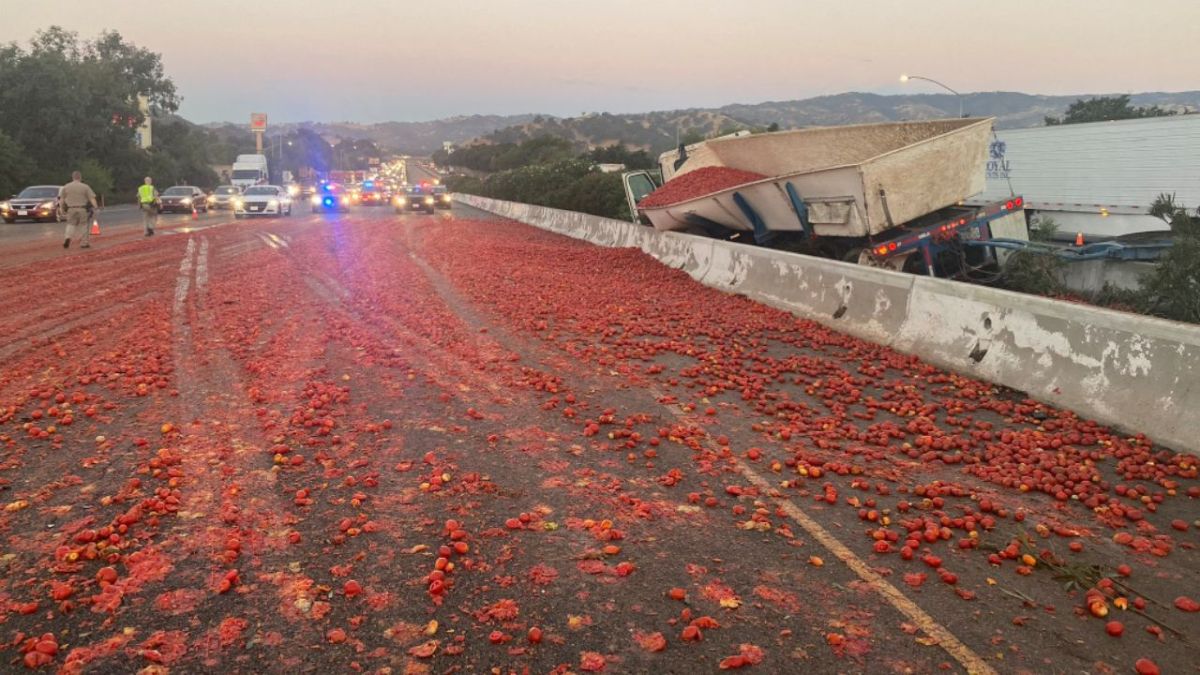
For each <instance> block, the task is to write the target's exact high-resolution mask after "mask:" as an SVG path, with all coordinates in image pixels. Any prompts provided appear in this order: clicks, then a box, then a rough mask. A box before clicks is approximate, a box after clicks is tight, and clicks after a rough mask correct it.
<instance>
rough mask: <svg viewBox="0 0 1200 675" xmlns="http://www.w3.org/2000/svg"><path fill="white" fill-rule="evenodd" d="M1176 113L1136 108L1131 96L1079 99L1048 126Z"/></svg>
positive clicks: (1047, 119) (1049, 122)
mask: <svg viewBox="0 0 1200 675" xmlns="http://www.w3.org/2000/svg"><path fill="white" fill-rule="evenodd" d="M1174 114H1175V113H1174V112H1172V111H1170V110H1163V109H1162V108H1159V107H1158V106H1150V107H1148V108H1135V107H1134V106H1132V105H1130V103H1129V95H1128V94H1125V95H1121V96H1111V97H1103V96H1102V97H1097V98H1093V99H1089V100H1086V101H1085V100H1084V99H1078V100H1077V101H1075V102H1074V103H1072V104H1071V105H1070V107H1068V108H1067V114H1066V115H1064V116H1063V117H1047V118H1046V126H1057V125H1060V124H1083V123H1084V122H1107V121H1111V120H1128V119H1139V118H1142V117H1167V116H1169V115H1174Z"/></svg>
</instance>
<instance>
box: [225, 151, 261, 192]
mask: <svg viewBox="0 0 1200 675" xmlns="http://www.w3.org/2000/svg"><path fill="white" fill-rule="evenodd" d="M229 176H230V180H229V182H230V183H232V184H233V185H236V186H238V187H240V188H242V189H243V190H245V189H246V188H248V187H251V186H254V185H262V184H265V183H266V182H268V181H269V180H270V174H269V173H268V172H267V157H266V155H238V157H237V160H236V161H235V162H234V163H233V170H232V171H231V172H230V174H229Z"/></svg>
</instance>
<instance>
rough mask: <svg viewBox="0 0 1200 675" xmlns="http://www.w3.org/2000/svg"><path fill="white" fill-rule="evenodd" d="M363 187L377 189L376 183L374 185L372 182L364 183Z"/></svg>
mask: <svg viewBox="0 0 1200 675" xmlns="http://www.w3.org/2000/svg"><path fill="white" fill-rule="evenodd" d="M363 187H365V188H373V187H375V183H373V182H371V181H367V182H365V183H363Z"/></svg>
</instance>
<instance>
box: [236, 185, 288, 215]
mask: <svg viewBox="0 0 1200 675" xmlns="http://www.w3.org/2000/svg"><path fill="white" fill-rule="evenodd" d="M290 215H292V197H291V195H289V194H288V193H287V190H285V189H283V188H282V187H280V186H278V185H253V186H251V187H248V188H246V191H245V192H243V193H242V196H241V197H238V198H236V199H234V201H233V217H234V218H243V217H245V216H290Z"/></svg>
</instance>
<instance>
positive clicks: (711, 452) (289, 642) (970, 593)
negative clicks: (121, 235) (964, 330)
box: [0, 172, 1200, 673]
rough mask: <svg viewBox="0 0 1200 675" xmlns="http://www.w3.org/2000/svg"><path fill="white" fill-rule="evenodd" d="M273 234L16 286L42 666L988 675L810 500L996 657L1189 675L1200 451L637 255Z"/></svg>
mask: <svg viewBox="0 0 1200 675" xmlns="http://www.w3.org/2000/svg"><path fill="white" fill-rule="evenodd" d="M697 173H698V172H697ZM744 178H745V177H744V176H743V177H742V178H741V179H739V181H740V180H742V179H744ZM372 217H375V216H374V215H372ZM271 227H274V226H273V225H271V224H270V223H266V224H261V225H243V226H240V227H238V228H230V229H228V230H213V231H210V232H209V233H208V234H206V235H205V236H203V237H192V238H191V239H190V240H189V239H186V238H185V237H183V236H179V237H170V238H168V237H163V238H161V239H160V238H155V239H154V240H152V241H150V242H144V243H143V242H139V243H138V244H137V245H133V246H128V247H123V248H122V247H114V248H113V249H110V250H106V251H104V252H101V254H102V255H104V256H109V258H96V259H89V260H81V261H74V262H72V261H65V262H63V261H60V262H55V263H52V264H51V265H48V266H47V269H46V270H45V271H42V270H41V269H36V270H35V269H18V270H14V271H12V272H11V273H5V272H0V281H2V282H3V283H0V289H5V290H3V291H0V336H3V337H4V338H6V340H7V341H8V342H6V343H5V345H4V346H3V347H0V349H3V350H7V351H4V352H2V353H3V354H4V355H5V357H6V358H8V359H9V360H8V362H7V363H6V368H5V369H4V370H3V372H0V451H2V454H0V494H2V495H3V497H2V499H0V502H2V503H3V506H4V508H3V510H2V511H0V532H3V534H4V537H5V543H6V547H5V551H4V553H5V555H4V557H3V559H2V561H3V562H5V564H6V565H7V568H6V570H7V572H8V574H6V575H5V577H4V578H3V579H2V580H0V627H3V631H4V632H3V634H2V636H0V637H2V639H0V658H3V659H5V661H6V663H7V664H8V665H10V666H11V667H12V668H29V669H39V668H42V669H47V670H50V669H54V670H59V671H61V672H67V673H73V672H104V671H106V670H113V669H135V670H139V669H147V670H146V672H164V671H165V669H167V668H171V669H176V668H178V669H180V670H188V671H191V670H195V671H201V670H203V671H209V672H221V671H233V670H247V671H251V670H276V669H298V670H313V671H321V672H332V671H341V670H347V669H352V670H362V671H371V672H386V671H387V669H396V668H403V669H405V670H406V671H410V672H430V671H434V670H436V671H448V670H453V669H461V670H491V669H493V668H496V669H499V670H500V671H502V672H507V671H509V670H515V671H520V670H522V669H524V668H526V667H528V668H529V669H530V670H533V671H536V672H560V673H564V672H570V671H582V672H601V671H604V672H654V671H661V670H663V669H666V668H673V667H697V668H700V669H705V670H713V669H739V668H747V669H755V668H760V669H762V670H764V671H770V672H799V671H806V670H807V671H813V672H832V671H854V670H863V669H869V668H873V667H875V666H877V665H879V664H885V663H886V664H890V665H888V666H881V667H884V668H890V669H892V670H896V671H910V672H930V671H935V670H940V669H947V670H953V669H954V668H955V667H956V664H954V663H953V662H952V659H951V657H950V656H949V655H948V654H947V653H946V652H943V651H942V650H940V649H937V648H936V647H934V644H935V643H934V642H933V641H932V640H933V638H932V637H930V636H928V635H925V634H924V633H923V631H921V629H919V628H918V627H917V626H914V625H911V624H910V623H908V622H907V620H906V618H905V617H904V615H902V614H900V613H899V612H898V611H896V610H895V609H894V608H892V607H891V606H889V605H888V604H887V603H886V602H884V601H883V600H882V596H880V595H879V594H878V593H876V592H875V591H873V590H872V589H871V587H870V585H869V584H868V583H866V582H864V580H863V579H861V578H859V577H858V576H856V575H855V574H854V573H853V572H852V571H851V570H850V568H848V567H847V566H846V565H844V564H842V563H841V562H840V561H839V560H838V559H837V555H836V554H835V553H834V552H832V551H830V550H828V549H826V548H824V547H823V546H821V545H819V544H818V543H817V541H816V538H815V537H814V535H813V534H812V533H811V532H810V531H808V530H806V529H805V527H804V526H802V525H801V524H800V523H799V522H797V520H795V519H794V518H793V517H791V516H790V515H789V513H788V511H787V509H786V508H785V504H784V503H782V502H780V501H778V498H782V499H786V500H788V501H790V502H791V504H792V505H796V506H798V507H799V508H801V509H803V510H804V511H805V512H806V513H807V514H809V515H810V516H811V517H812V518H813V519H814V520H815V521H817V522H819V523H820V524H821V526H822V527H824V528H825V529H826V530H827V531H828V532H830V533H832V534H833V535H834V536H835V537H837V538H838V539H840V540H841V541H842V542H843V543H845V544H846V545H847V546H848V547H849V548H850V550H851V551H852V553H853V554H854V555H856V556H858V557H859V558H861V559H863V560H864V561H865V562H866V563H867V565H868V566H869V567H870V568H871V569H872V570H874V571H875V572H876V573H877V574H879V575H881V576H882V577H883V578H884V579H886V580H887V581H888V582H889V583H891V584H892V585H894V586H896V587H897V588H899V589H901V591H902V592H903V593H904V594H905V595H907V596H908V597H910V598H912V599H913V600H914V601H916V602H918V603H919V604H921V605H922V606H923V607H924V608H925V609H926V610H927V611H929V612H930V613H931V614H932V615H934V618H935V619H936V620H938V621H939V622H941V623H942V624H944V625H946V626H948V627H949V628H950V629H951V630H952V632H954V633H955V634H956V635H957V636H958V637H959V638H961V639H963V640H964V641H965V642H966V643H967V644H968V645H969V646H970V647H972V648H973V649H975V650H976V651H977V652H978V653H980V654H981V655H983V656H984V657H985V658H989V659H990V658H993V655H994V654H997V653H1002V654H1003V655H1004V659H1003V661H999V660H997V661H996V662H995V663H996V666H997V668H999V669H1002V670H1004V669H1009V668H1013V669H1022V668H1023V669H1026V670H1029V671H1038V670H1041V669H1044V666H1045V662H1046V661H1045V659H1047V658H1054V659H1062V658H1068V659H1071V661H1070V665H1071V667H1073V668H1074V669H1078V670H1105V669H1109V670H1116V671H1117V672H1121V671H1125V672H1128V671H1131V670H1134V669H1136V670H1137V672H1158V669H1159V668H1160V667H1161V669H1162V670H1163V671H1165V672H1172V671H1173V670H1176V669H1178V668H1180V667H1187V664H1190V660H1189V658H1188V654H1189V653H1190V652H1189V647H1188V644H1187V643H1186V642H1185V640H1186V639H1187V636H1189V635H1193V634H1196V632H1197V631H1198V630H1200V612H1198V611H1197V610H1198V609H1200V606H1198V604H1197V601H1196V592H1195V591H1194V588H1195V586H1196V584H1195V580H1196V579H1195V572H1194V570H1195V569H1196V567H1197V563H1198V562H1200V561H1197V559H1196V555H1197V553H1196V539H1195V537H1196V533H1197V523H1196V518H1197V509H1196V504H1197V499H1200V484H1198V479H1197V466H1198V462H1197V460H1196V458H1195V457H1194V456H1192V455H1189V454H1186V453H1179V452H1172V451H1170V450H1167V449H1165V448H1162V447H1159V446H1156V445H1154V444H1153V442H1152V441H1151V440H1150V439H1148V438H1147V437H1145V436H1142V435H1137V434H1121V433H1117V432H1114V431H1113V430H1110V429H1106V428H1104V427H1102V426H1100V425H1097V424H1095V423H1093V422H1090V421H1087V420H1081V419H1079V418H1078V417H1077V416H1075V415H1073V414H1071V413H1069V412H1066V411H1061V410H1056V409H1053V408H1051V407H1048V406H1045V405H1043V404H1040V403H1037V402H1035V401H1032V400H1029V399H1027V398H1026V397H1024V396H1023V395H1020V394H1018V393H1015V392H1010V391H1005V390H1001V389H998V388H996V387H993V386H991V385H989V384H987V383H984V382H980V381H977V380H974V379H971V378H968V377H964V376H961V375H956V374H950V373H945V372H943V371H940V370H938V369H936V368H934V367H932V366H930V365H928V364H925V363H922V362H920V361H919V360H917V359H914V358H912V357H908V356H905V355H902V354H898V353H895V352H892V351H891V350H888V349H886V348H883V347H879V346H877V345H872V344H869V343H866V342H863V341H860V340H856V339H853V338H850V337H847V336H845V335H841V334H839V333H836V332H834V331H831V330H829V329H827V328H825V327H823V326H821V325H819V324H816V323H813V322H808V321H803V320H798V319H796V318H794V317H792V316H789V315H787V314H784V313H782V312H778V311H775V310H772V309H769V308H766V307H763V306H761V305H757V304H755V303H753V302H749V301H747V300H745V299H742V298H737V297H732V296H727V295H723V294H720V293H717V292H715V291H712V290H711V289H706V288H703V287H700V286H698V285H696V284H695V283H693V282H692V281H691V280H690V279H689V278H687V277H686V276H685V275H683V274H682V273H680V272H677V271H674V270H669V269H665V268H663V267H662V266H660V265H658V264H657V263H655V262H654V261H652V260H650V259H649V258H647V257H645V256H643V255H641V254H640V253H637V252H635V251H628V250H606V249H599V248H595V247H591V246H587V245H584V244H581V243H578V242H573V241H570V240H566V239H563V238H561V237H556V236H553V235H549V234H546V233H542V232H538V231H534V230H531V229H529V228H526V227H524V226H520V225H517V224H513V223H505V222H486V223H484V222H472V221H465V220H443V219H434V218H429V219H419V220H415V219H410V220H405V221H403V223H402V224H397V223H396V222H394V220H392V219H391V218H390V217H387V218H384V217H380V218H379V220H367V219H361V220H360V219H338V220H337V221H334V222H330V223H326V222H325V221H324V220H320V221H314V222H313V223H308V224H306V222H305V221H304V220H303V219H301V220H299V221H296V222H295V223H294V224H290V226H289V229H288V230H287V231H286V232H284V233H283V235H280V234H279V233H278V232H275V231H272V234H275V235H276V236H277V237H281V240H283V241H286V242H287V243H288V246H286V247H283V246H279V247H268V246H266V245H265V244H264V243H263V239H262V238H259V237H257V236H256V234H255V233H256V229H255V228H271ZM282 237H286V239H282ZM189 241H190V242H191V243H188V242H189ZM71 265H82V267H79V268H73V267H71ZM201 269H203V270H205V274H204V275H203V276H202V275H201V274H200V273H199V271H200V270H201ZM126 275H130V276H128V278H127V277H126ZM93 279H95V280H98V281H99V282H101V283H102V284H105V285H107V287H105V288H104V289H103V291H104V292H103V293H98V290H97V287H96V286H95V284H94V283H92V280H93ZM184 281H186V283H184ZM12 289H17V290H12ZM31 297H33V298H44V302H41V303H40V304H38V305H37V306H36V307H34V308H32V310H28V305H29V301H28V298H31ZM109 303H113V304H112V306H110V304H109ZM8 345H12V346H11V347H10V346H8ZM1064 585H1065V586H1066V590H1065V591H1064ZM897 628H898V630H897ZM1066 631H1069V632H1070V634H1071V635H1072V636H1073V639H1078V640H1081V641H1083V643H1084V644H1083V645H1081V646H1082V647H1085V649H1081V650H1075V651H1076V652H1080V653H1086V654H1088V656H1087V657H1086V658H1083V657H1064V656H1063V655H1062V651H1063V650H1062V645H1061V644H1060V643H1059V642H1058V640H1059V639H1061V638H1060V637H1059V636H1060V635H1062V634H1064V633H1065V632H1066ZM1055 662H1056V663H1058V662H1059V661H1055ZM1064 667H1066V666H1064Z"/></svg>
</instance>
